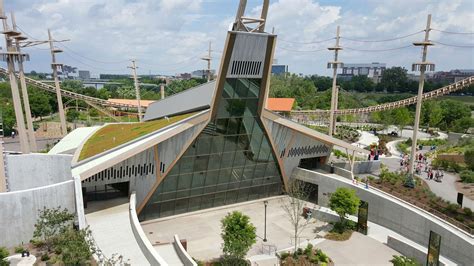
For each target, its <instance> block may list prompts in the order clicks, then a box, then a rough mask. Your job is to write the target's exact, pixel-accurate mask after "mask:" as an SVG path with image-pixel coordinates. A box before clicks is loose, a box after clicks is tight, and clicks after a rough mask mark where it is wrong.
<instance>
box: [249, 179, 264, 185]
mask: <svg viewBox="0 0 474 266" xmlns="http://www.w3.org/2000/svg"><path fill="white" fill-rule="evenodd" d="M263 179H264V178H254V179H252V186H260V185H262V183H263Z"/></svg>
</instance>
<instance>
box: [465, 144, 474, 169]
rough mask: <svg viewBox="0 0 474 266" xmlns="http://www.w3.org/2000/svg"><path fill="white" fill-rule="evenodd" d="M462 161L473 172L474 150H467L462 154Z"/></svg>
mask: <svg viewBox="0 0 474 266" xmlns="http://www.w3.org/2000/svg"><path fill="white" fill-rule="evenodd" d="M464 161H465V162H466V164H467V166H468V167H469V169H471V170H472V171H474V149H469V150H467V151H465V152H464Z"/></svg>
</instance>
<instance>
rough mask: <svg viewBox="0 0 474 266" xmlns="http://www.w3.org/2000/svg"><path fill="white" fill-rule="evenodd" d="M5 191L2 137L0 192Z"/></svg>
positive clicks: (5, 180)
mask: <svg viewBox="0 0 474 266" xmlns="http://www.w3.org/2000/svg"><path fill="white" fill-rule="evenodd" d="M1 192H7V177H6V176H5V162H4V156H3V139H0V193H1Z"/></svg>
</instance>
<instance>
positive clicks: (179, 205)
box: [174, 199, 189, 214]
mask: <svg viewBox="0 0 474 266" xmlns="http://www.w3.org/2000/svg"><path fill="white" fill-rule="evenodd" d="M188 201H189V199H180V200H177V201H176V203H175V207H174V210H175V211H174V214H180V213H184V212H186V211H187V210H188Z"/></svg>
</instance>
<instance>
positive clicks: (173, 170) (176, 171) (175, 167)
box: [156, 160, 181, 175]
mask: <svg viewBox="0 0 474 266" xmlns="http://www.w3.org/2000/svg"><path fill="white" fill-rule="evenodd" d="M180 161H181V160H178V162H176V164H175V165H173V168H171V171H170V172H169V173H168V175H177V174H179V163H180ZM157 167H158V169H156V170H157V171H158V172H159V171H160V166H159V165H158V166H157Z"/></svg>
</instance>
